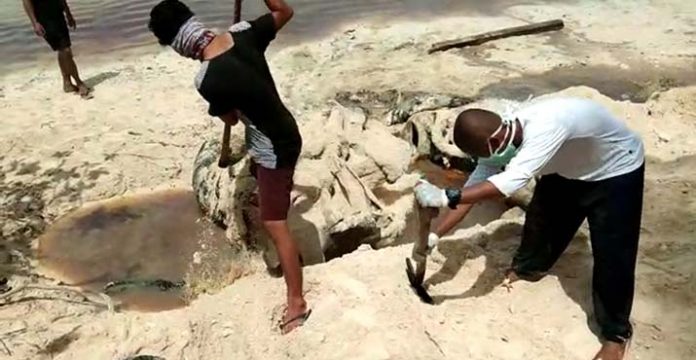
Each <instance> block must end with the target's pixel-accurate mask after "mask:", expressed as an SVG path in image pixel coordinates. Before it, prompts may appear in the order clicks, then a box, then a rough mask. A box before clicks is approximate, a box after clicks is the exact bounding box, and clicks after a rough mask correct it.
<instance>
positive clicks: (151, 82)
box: [0, 1, 696, 360]
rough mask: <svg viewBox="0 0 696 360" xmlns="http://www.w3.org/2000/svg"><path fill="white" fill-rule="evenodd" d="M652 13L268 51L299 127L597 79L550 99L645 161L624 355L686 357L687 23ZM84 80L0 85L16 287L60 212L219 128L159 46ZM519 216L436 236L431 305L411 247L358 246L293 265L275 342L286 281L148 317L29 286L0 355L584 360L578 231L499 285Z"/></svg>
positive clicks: (437, 25) (175, 180)
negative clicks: (284, 318) (348, 112)
mask: <svg viewBox="0 0 696 360" xmlns="http://www.w3.org/2000/svg"><path fill="white" fill-rule="evenodd" d="M657 3H658V2H649V1H645V2H642V3H641V4H642V5H641V11H640V12H638V13H636V12H635V11H634V9H633V8H632V5H624V4H623V3H604V2H602V3H595V2H582V3H563V4H554V5H553V6H548V5H543V4H539V5H520V6H515V7H511V8H509V9H508V10H507V11H506V12H505V14H502V15H500V16H495V17H485V18H483V17H481V18H473V17H459V18H450V19H442V20H440V21H437V22H430V23H403V24H395V25H373V26H361V27H356V28H354V29H346V30H351V31H346V32H340V33H337V34H336V35H335V36H333V37H331V38H328V39H325V40H321V41H319V42H316V43H309V44H303V45H299V46H296V47H291V48H285V49H280V50H278V51H276V52H275V53H274V55H273V56H272V61H271V65H272V67H273V70H274V73H275V74H276V80H277V82H278V83H279V84H280V91H281V93H282V94H283V97H284V98H285V99H286V100H287V101H288V104H289V106H290V107H291V110H292V111H293V113H294V114H295V115H296V117H297V118H298V120H299V121H301V122H302V126H303V128H306V127H308V126H310V127H311V124H307V122H308V121H311V119H317V118H322V117H323V118H325V117H326V115H327V113H328V111H329V110H330V109H331V108H333V107H334V105H335V103H334V100H333V99H334V97H335V95H336V94H337V93H339V92H346V91H347V92H358V91H359V90H363V89H367V90H371V91H375V92H383V91H387V90H391V89H396V90H399V91H423V92H431V93H450V94H458V95H460V96H462V97H469V98H479V97H483V96H492V95H497V96H510V97H513V98H515V99H517V100H523V99H524V98H526V97H527V95H529V94H530V93H537V94H538V93H540V92H557V91H560V90H563V89H565V88H567V87H571V86H574V85H579V84H583V83H584V84H589V85H591V86H592V87H594V88H595V89H592V88H588V87H576V88H572V89H569V90H566V91H563V93H565V94H573V95H580V96H585V97H590V98H593V99H595V100H597V101H599V102H601V103H603V104H605V105H606V106H608V107H609V108H610V109H611V110H612V111H613V112H614V113H615V114H617V115H618V116H621V117H623V118H624V119H626V121H627V122H628V124H629V125H630V127H631V128H633V129H635V130H637V131H638V132H640V133H641V134H642V136H643V138H644V140H645V144H646V149H647V154H648V166H647V179H646V199H645V204H646V206H645V212H644V224H643V232H642V244H641V250H640V257H639V265H638V270H637V292H636V301H635V305H634V312H633V320H634V323H635V330H636V337H635V340H634V342H633V354H634V356H635V357H636V358H640V359H691V358H694V357H696V346H695V345H694V344H696V334H695V333H694V329H695V328H696V311H694V308H695V307H694V305H696V285H695V284H696V282H695V281H694V277H695V276H696V266H695V265H694V264H695V263H696V262H695V260H696V246H695V245H694V244H693V239H694V237H695V236H696V234H695V233H696V222H694V219H696V202H695V201H694V200H693V199H694V196H693V192H694V191H695V190H694V187H695V186H696V181H695V180H694V179H696V170H694V169H696V167H695V165H696V156H695V155H696V151H695V150H694V149H696V140H695V139H694V137H693V134H694V133H696V103H694V100H693V99H694V98H696V87H694V86H688V85H689V83H690V82H691V81H693V78H692V77H691V75H689V74H690V73H689V72H687V71H686V70H688V69H690V70H693V65H694V63H693V57H694V56H696V49H695V46H694V43H693V41H694V40H693V33H694V31H696V24H695V23H694V17H693V11H694V10H693V9H692V7H690V6H688V5H686V3H685V2H677V1H669V2H664V1H661V2H659V6H658V5H656V4H657ZM561 16H564V19H565V20H566V21H567V29H566V30H564V31H563V32H562V33H558V34H554V35H550V36H534V37H524V38H515V39H509V40H503V41H498V42H495V43H491V44H488V45H485V46H482V47H478V48H472V49H468V50H456V51H451V52H447V53H443V54H438V55H433V56H429V55H425V49H427V47H428V46H429V43H430V42H431V41H434V40H441V39H446V38H450V37H452V36H453V34H456V35H459V34H469V33H476V32H479V31H481V30H484V29H486V30H487V29H493V28H497V27H500V26H507V25H516V24H519V23H520V20H518V19H520V18H523V19H525V20H530V21H531V20H546V19H548V18H552V17H561ZM664 24H667V25H664ZM667 26H668V27H667ZM84 71H85V72H86V75H87V77H90V76H91V78H92V83H93V84H94V83H98V84H97V87H96V92H95V99H93V100H90V101H87V102H85V101H82V100H80V99H79V98H77V97H73V96H69V95H63V94H61V93H60V91H59V90H60V86H59V80H58V76H57V74H56V73H54V72H53V71H51V72H40V73H38V74H37V73H31V72H23V73H17V74H12V75H9V76H7V77H6V78H5V79H3V80H2V103H0V107H2V114H3V117H2V119H1V120H0V121H2V126H1V127H0V138H2V141H0V154H1V155H0V166H1V167H2V171H1V173H0V191H1V193H0V196H1V198H0V199H1V201H2V209H3V210H2V213H1V214H0V216H1V217H2V219H1V220H2V237H3V243H2V249H0V254H1V255H2V258H3V259H2V260H3V261H4V264H3V267H2V270H3V271H4V272H6V273H10V274H11V275H12V278H11V280H12V282H13V285H15V286H17V285H18V284H19V283H27V284H31V283H32V282H36V283H37V284H44V285H45V284H46V283H47V282H48V281H47V280H43V279H39V278H37V277H36V276H32V275H31V273H33V265H32V264H31V261H32V252H31V249H30V248H29V245H28V244H29V242H30V240H31V239H33V238H35V237H36V235H37V234H38V233H40V232H41V231H43V227H45V226H46V225H47V224H49V223H50V222H52V221H53V220H54V219H55V218H56V217H57V216H59V215H61V214H64V213H65V212H66V211H68V210H69V209H71V208H75V207H78V206H80V205H81V204H83V203H84V202H88V201H93V200H97V199H103V198H108V197H112V196H116V195H120V194H123V193H132V192H141V191H147V190H148V189H153V188H162V187H189V186H190V180H191V174H192V173H193V166H194V156H195V153H196V151H197V149H198V148H199V147H200V145H201V143H202V142H203V141H204V140H206V139H208V138H213V137H216V136H219V132H220V129H221V128H222V127H221V126H220V124H219V123H215V122H213V121H212V119H209V118H207V117H206V116H204V115H203V114H205V104H204V103H203V102H202V101H201V100H200V99H199V98H198V97H197V94H196V93H195V91H193V87H192V80H191V79H192V78H193V74H194V73H195V71H196V70H195V65H194V64H193V63H191V62H188V61H186V60H182V59H179V58H177V57H176V56H174V55H173V54H172V53H170V52H165V53H161V54H158V55H154V56H144V57H139V58H133V59H124V60H119V61H114V62H113V63H109V64H104V65H101V66H99V67H95V68H92V69H89V68H88V67H86V66H85V70H84ZM676 75H680V76H676ZM603 94H604V95H603ZM605 95H610V96H611V97H613V98H610V97H607V96H605ZM624 99H626V100H624ZM628 100H633V102H632V101H628ZM235 131H236V132H239V131H241V129H239V128H236V129H235ZM236 136H239V133H237V135H236ZM521 221H522V219H521V218H520V214H519V213H518V214H510V216H509V218H507V219H504V220H498V221H495V222H493V223H490V224H488V225H485V226H480V227H472V228H467V229H460V230H458V231H457V232H455V233H454V234H452V235H451V236H450V237H448V238H447V241H446V242H445V243H444V244H443V245H442V246H441V247H440V252H441V254H440V255H438V256H436V257H435V259H434V261H431V262H430V264H429V268H428V274H429V275H428V277H429V278H430V282H431V283H432V284H433V285H432V287H431V293H432V294H433V295H434V296H435V298H436V299H437V300H438V304H437V306H428V305H424V304H422V303H420V302H419V301H418V299H417V298H416V297H415V296H414V295H413V294H412V293H411V290H410V289H409V288H408V286H407V282H406V279H405V274H404V269H403V259H404V258H405V257H406V256H407V255H408V254H409V253H410V246H408V245H404V246H399V247H391V248H387V249H383V250H379V251H373V250H367V249H365V248H360V249H359V250H358V251H356V252H354V253H352V254H350V255H347V256H344V257H342V258H339V259H335V260H333V261H331V262H329V263H326V264H321V265H317V266H311V267H308V268H307V269H306V282H307V290H308V294H307V297H308V300H309V301H310V305H311V306H312V308H313V310H314V311H313V314H312V317H311V318H310V321H309V322H308V323H307V324H306V326H305V327H303V328H302V329H301V330H300V331H297V332H294V333H292V334H291V335H289V336H286V337H282V336H280V335H279V334H278V333H277V331H276V330H275V321H276V320H277V319H278V317H279V316H280V313H281V311H282V299H283V291H284V287H283V282H282V280H281V279H273V278H270V277H268V276H267V275H266V274H264V273H257V274H253V275H250V276H248V277H245V278H243V279H241V280H239V281H237V282H236V283H234V284H233V285H231V286H229V287H227V288H225V289H224V290H223V291H221V292H220V293H218V294H214V295H205V296H202V297H201V298H199V299H198V300H197V301H195V302H194V303H193V304H192V305H191V306H189V307H187V308H184V309H179V310H175V311H171V312H163V313H155V314H139V313H111V312H109V311H108V310H107V309H106V308H105V307H104V306H101V305H94V303H95V302H102V300H101V299H99V298H98V297H94V296H91V295H90V296H89V298H90V299H91V301H90V302H84V301H82V298H81V297H80V296H77V295H75V294H72V293H67V292H65V291H53V290H50V291H48V290H40V289H36V290H32V291H29V292H23V293H21V294H16V295H15V296H12V297H9V298H3V299H0V304H2V305H0V319H2V328H3V330H2V333H0V339H2V344H0V358H1V357H4V356H7V357H8V358H18V359H24V358H32V359H44V358H45V359H48V358H53V359H121V358H127V357H128V356H132V355H135V354H152V355H158V356H162V357H164V358H167V359H199V358H207V359H222V358H235V359H236V358H240V359H242V358H269V359H276V358H307V359H343V358H361V359H388V358H394V359H416V358H418V359H441V358H470V359H530V358H534V359H549V360H550V359H588V358H590V356H591V354H592V353H593V352H594V351H595V350H596V348H597V346H598V340H597V339H596V337H595V336H594V335H593V334H592V332H591V330H590V328H589V327H588V317H589V318H591V313H592V308H591V301H590V282H591V255H590V254H589V253H588V249H587V246H586V243H585V242H584V241H585V240H583V239H584V238H585V237H584V236H583V235H582V234H581V235H580V236H579V239H578V242H577V243H575V244H574V245H573V247H572V248H571V249H569V252H568V253H567V254H566V255H565V256H564V257H563V258H562V259H561V260H560V262H559V264H558V265H557V266H556V267H555V268H554V272H553V274H552V275H551V276H548V277H547V278H545V279H543V280H542V281H540V282H538V283H533V284H530V283H520V284H519V285H516V286H515V289H514V290H513V291H512V292H511V293H508V292H507V291H505V290H502V289H500V288H498V287H497V286H496V285H497V284H498V283H499V281H500V279H501V273H500V272H501V269H503V268H504V267H505V266H506V265H507V264H508V262H509V261H510V257H511V256H512V252H513V251H514V248H515V247H516V245H517V244H518V242H519V231H520V226H521V225H520V224H521ZM24 275H26V276H24ZM27 296H31V297H29V298H28V297H27ZM588 314H589V315H588ZM590 323H591V321H590ZM9 354H11V355H9Z"/></svg>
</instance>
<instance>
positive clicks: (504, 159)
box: [479, 120, 518, 168]
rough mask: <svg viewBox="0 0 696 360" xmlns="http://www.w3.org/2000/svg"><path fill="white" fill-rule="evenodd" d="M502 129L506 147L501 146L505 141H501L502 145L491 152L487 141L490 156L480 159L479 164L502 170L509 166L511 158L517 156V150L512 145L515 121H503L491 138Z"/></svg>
mask: <svg viewBox="0 0 696 360" xmlns="http://www.w3.org/2000/svg"><path fill="white" fill-rule="evenodd" d="M503 127H505V137H504V138H503V139H505V138H507V139H508V140H507V145H505V147H503V145H504V144H505V141H503V143H501V144H500V146H498V148H497V149H495V150H493V148H492V147H491V142H490V141H488V151H489V152H490V156H489V157H487V158H480V159H479V162H480V163H483V164H485V165H488V166H492V167H499V168H502V167H504V166H506V165H507V164H509V163H510V161H511V160H512V158H514V157H515V155H517V152H518V149H517V147H516V146H515V144H514V142H515V135H516V134H517V121H515V120H513V121H511V122H507V121H504V122H503V123H502V124H500V127H498V129H497V130H496V131H495V132H493V135H491V137H494V136H495V135H497V134H498V132H500V131H501V130H502V129H503ZM510 128H512V129H510ZM511 133H512V134H511ZM508 135H510V137H508Z"/></svg>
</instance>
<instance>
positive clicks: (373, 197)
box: [344, 163, 387, 211]
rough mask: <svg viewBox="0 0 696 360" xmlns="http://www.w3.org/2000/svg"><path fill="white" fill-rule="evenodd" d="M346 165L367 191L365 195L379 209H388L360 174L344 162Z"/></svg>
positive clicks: (364, 190)
mask: <svg viewBox="0 0 696 360" xmlns="http://www.w3.org/2000/svg"><path fill="white" fill-rule="evenodd" d="M344 166H345V167H346V170H348V172H349V173H350V174H351V175H352V176H353V177H354V178H355V180H357V181H358V184H360V187H361V188H362V189H363V192H365V196H367V199H368V200H370V202H372V203H373V204H374V205H375V206H377V208H378V209H380V210H382V211H386V210H387V207H386V206H385V205H384V203H382V202H381V201H380V200H379V198H377V196H376V195H375V193H373V192H372V190H370V188H368V187H367V185H366V184H365V182H364V181H362V179H360V176H358V174H356V173H355V171H353V169H351V168H350V166H348V164H346V163H344Z"/></svg>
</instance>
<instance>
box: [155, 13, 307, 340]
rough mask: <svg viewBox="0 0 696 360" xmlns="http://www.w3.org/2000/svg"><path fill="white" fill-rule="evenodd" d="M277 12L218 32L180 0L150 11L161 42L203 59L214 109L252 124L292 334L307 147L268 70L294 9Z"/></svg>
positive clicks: (300, 317) (249, 133) (300, 318)
mask: <svg viewBox="0 0 696 360" xmlns="http://www.w3.org/2000/svg"><path fill="white" fill-rule="evenodd" d="M265 3H266V6H267V7H268V9H269V10H270V13H267V14H265V15H263V16H261V17H259V18H257V19H255V20H253V21H248V22H247V21H243V22H240V23H237V24H234V25H232V27H230V29H229V31H226V32H223V33H221V34H216V33H214V32H213V31H211V30H209V29H208V28H206V27H205V26H204V25H203V24H201V23H200V22H198V21H197V20H196V18H195V17H194V14H193V12H191V10H190V9H189V8H188V7H187V6H186V5H185V4H183V3H182V2H180V1H178V0H164V1H162V2H160V3H159V4H157V5H156V6H155V7H154V8H153V9H152V11H151V12H150V24H149V28H150V30H151V31H152V32H153V33H154V34H155V36H156V37H157V38H158V40H159V43H160V44H162V45H170V46H171V47H172V48H173V49H174V50H175V51H176V52H177V53H179V54H180V55H181V56H184V57H188V58H191V59H194V60H198V61H200V62H201V69H200V71H199V73H198V75H197V76H196V78H195V81H194V82H195V85H196V88H197V89H198V92H199V93H200V94H201V95H202V96H203V98H204V99H205V100H207V101H208V103H209V105H210V107H209V109H208V113H209V114H210V115H212V116H217V117H219V118H220V119H221V120H222V121H224V122H225V123H228V124H230V125H235V124H236V123H237V119H238V117H237V110H238V111H239V112H241V114H242V115H243V116H241V121H242V122H243V123H244V125H245V127H246V142H247V144H246V145H247V149H248V151H249V154H250V156H251V158H252V165H251V171H252V174H253V175H254V176H255V177H256V180H257V184H258V187H259V207H260V213H261V220H262V221H263V224H264V226H265V228H266V230H268V232H269V234H270V235H271V238H272V239H273V243H274V244H275V247H276V250H277V252H278V255H279V260H280V266H281V268H282V270H283V275H284V277H285V283H286V285H287V310H286V313H285V316H284V318H283V323H282V325H281V331H282V333H284V334H286V333H288V332H290V331H292V330H293V329H295V328H296V327H298V326H301V325H302V324H303V323H304V322H305V320H306V319H307V318H308V317H309V314H310V312H311V311H308V310H307V303H306V302H305V300H304V295H303V292H302V268H301V265H300V256H299V251H298V248H297V244H296V243H295V241H294V240H293V238H292V235H291V234H290V229H289V227H288V224H287V215H288V210H289V207H290V192H291V190H292V187H293V174H294V171H295V164H296V163H297V160H298V158H299V155H300V150H301V148H302V138H301V136H300V132H299V130H298V128H297V123H296V122H295V119H294V118H293V116H292V114H290V112H289V111H288V109H287V108H286V107H285V105H284V104H283V102H282V101H281V99H280V95H279V94H278V91H277V89H276V86H275V83H274V81H273V77H272V76H271V72H270V70H269V68H268V63H267V62H266V58H265V55H264V53H265V51H266V48H267V47H268V45H269V43H270V42H271V41H272V40H273V39H274V38H275V36H276V33H277V32H278V31H279V30H280V29H281V28H283V26H285V24H286V23H287V22H288V21H289V20H290V18H291V17H292V15H293V10H292V8H291V7H290V6H289V5H288V4H286V3H285V1H283V0H265Z"/></svg>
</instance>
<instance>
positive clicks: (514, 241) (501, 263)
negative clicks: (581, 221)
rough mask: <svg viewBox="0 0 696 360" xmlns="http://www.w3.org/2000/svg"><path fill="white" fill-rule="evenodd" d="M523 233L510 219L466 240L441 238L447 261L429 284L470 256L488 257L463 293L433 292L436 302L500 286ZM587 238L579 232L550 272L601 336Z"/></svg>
mask: <svg viewBox="0 0 696 360" xmlns="http://www.w3.org/2000/svg"><path fill="white" fill-rule="evenodd" d="M521 233H522V225H520V224H516V223H508V224H504V225H501V226H499V227H498V228H497V229H495V230H494V231H492V232H491V233H490V234H486V233H481V234H477V235H475V236H473V237H472V238H468V239H466V240H458V241H443V242H441V243H440V244H439V245H438V250H439V252H440V253H441V254H442V255H443V256H444V259H445V261H444V263H443V264H442V266H441V268H440V269H439V270H438V271H437V272H436V273H434V274H432V275H431V276H430V277H429V278H428V279H427V280H426V281H425V285H426V286H432V285H437V284H441V283H445V282H447V281H450V280H452V279H454V277H455V276H456V275H457V273H459V271H460V270H461V269H462V268H463V266H464V265H465V264H466V262H467V261H468V260H473V259H476V258H478V257H480V256H484V257H485V268H484V270H483V272H481V274H479V276H478V278H477V279H476V282H475V283H474V284H473V285H472V286H471V287H470V288H469V289H466V290H464V291H463V292H461V293H459V294H445V295H434V294H431V296H432V297H433V300H434V302H435V305H439V304H442V303H444V302H446V301H455V300H463V299H467V298H472V297H481V296H486V295H488V294H489V293H491V292H492V291H493V290H494V289H495V288H497V287H499V286H500V284H501V283H502V281H503V279H504V272H505V270H506V269H508V268H509V265H510V263H511V262H512V257H513V256H514V254H515V251H516V250H517V247H518V246H519V243H520V234H521ZM587 241H588V239H587V238H586V237H585V236H584V235H582V234H580V233H579V234H578V235H576V237H575V238H574V239H573V241H572V242H571V244H570V246H569V247H568V249H566V251H565V253H564V254H563V255H562V256H561V258H560V259H559V260H558V262H557V263H556V264H555V265H554V267H553V268H551V270H550V272H549V274H548V275H547V276H555V277H557V278H558V281H559V283H560V284H561V286H562V288H563V290H564V291H565V293H566V294H567V295H568V297H570V298H571V299H572V300H573V301H574V302H575V303H576V304H578V305H579V306H580V307H581V308H582V310H583V312H584V313H585V314H586V320H587V324H588V327H589V328H590V330H591V331H592V333H593V334H595V336H598V337H599V334H600V331H599V328H598V326H597V324H596V322H595V319H594V315H593V314H594V311H593V306H592V254H591V251H590V249H589V246H588V244H587Z"/></svg>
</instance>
